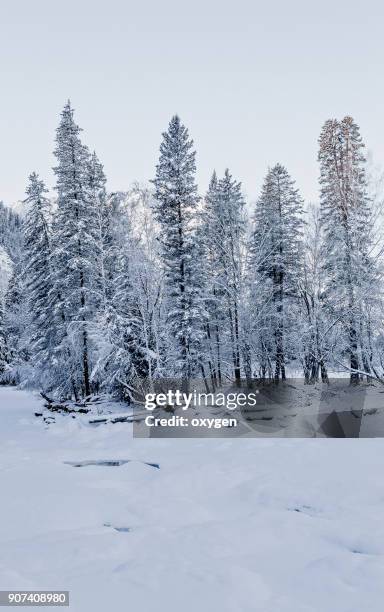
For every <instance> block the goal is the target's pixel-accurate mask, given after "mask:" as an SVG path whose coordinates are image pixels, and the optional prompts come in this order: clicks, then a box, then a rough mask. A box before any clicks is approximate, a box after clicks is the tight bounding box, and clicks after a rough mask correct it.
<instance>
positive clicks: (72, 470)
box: [0, 387, 384, 612]
mask: <svg viewBox="0 0 384 612" xmlns="http://www.w3.org/2000/svg"><path fill="white" fill-rule="evenodd" d="M40 406H41V402H40V400H39V399H38V397H37V396H36V397H35V396H33V395H31V394H30V393H28V392H25V391H18V390H16V389H10V388H4V387H3V388H1V387H0V516H1V521H0V589H4V590H10V589H29V590H49V589H55V590H59V589H63V590H69V591H70V601H71V603H70V608H69V609H70V610H71V611H72V612H109V611H111V612H127V611H128V610H132V611H133V612H152V611H158V612H163V611H164V612H180V611H183V612H184V611H185V612H189V611H191V612H192V611H193V612H196V611H197V610H202V611H204V612H205V611H207V612H208V611H209V612H211V611H214V612H216V611H218V612H219V611H220V612H242V611H247V612H248V611H249V612H251V611H252V612H255V611H258V610H260V611H262V612H352V611H353V612H362V611H363V610H364V611H367V612H368V611H369V612H379V611H380V612H381V610H382V609H383V601H384V556H383V553H384V520H383V511H384V487H383V473H384V440H381V439H342V440H341V439H325V438H322V439H301V440H296V439H278V440H275V439H270V438H269V439H249V438H241V439H233V440H230V439H204V440H196V439H172V440H167V439H132V432H131V425H129V424H127V423H121V424H110V425H104V426H100V427H97V428H92V427H91V426H89V425H86V424H85V421H83V420H82V419H71V418H70V417H68V416H67V417H63V418H60V419H58V420H57V422H56V423H55V424H53V425H51V426H48V427H47V426H46V425H44V423H43V421H42V419H41V418H36V417H35V416H34V411H35V410H36V409H38V408H40ZM117 459H121V460H127V459H130V460H131V461H130V462H128V463H124V464H122V465H115V466H102V465H84V466H83V467H74V466H72V465H70V464H69V463H66V462H74V463H76V462H81V461H89V460H93V461H101V460H117ZM148 463H154V464H159V466H160V467H159V469H158V468H156V467H153V466H151V465H148ZM44 609H47V610H50V609H53V608H50V607H47V608H44Z"/></svg>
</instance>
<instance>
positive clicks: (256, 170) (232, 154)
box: [0, 0, 384, 202]
mask: <svg viewBox="0 0 384 612" xmlns="http://www.w3.org/2000/svg"><path fill="white" fill-rule="evenodd" d="M383 18H384V8H383V5H382V4H381V2H379V1H372V0H365V1H360V0H359V1H354V0H349V1H348V2H347V1H345V0H332V1H330V0H321V1H316V2H313V1H311V0H306V1H302V0H275V1H274V2H267V1H264V2H260V1H259V0H253V1H251V0H250V1H246V0H236V1H234V0H232V1H231V2H227V1H226V0H190V1H189V2H186V1H184V0H179V1H178V2H177V1H175V0H150V1H146V0H136V1H135V2H133V1H132V0H121V1H120V0H108V1H106V0H104V1H103V2H100V1H98V0H77V1H74V0H62V1H61V2H57V1H56V0H34V1H33V2H32V1H31V0H28V1H27V0H21V1H17V0H13V1H10V0H2V1H1V14H0V22H1V23H0V62H1V83H2V88H1V98H0V108H1V114H0V199H3V200H4V201H5V202H12V201H14V200H17V199H21V198H23V197H24V189H25V185H26V180H27V176H28V174H29V173H30V172H31V171H32V170H36V171H37V172H38V173H39V174H40V175H41V177H42V178H44V179H45V180H46V182H47V184H48V186H49V187H52V186H53V184H54V176H53V172H52V169H51V168H52V166H53V165H54V158H53V155H52V150H53V147H54V135H55V128H56V126H57V123H58V120H59V114H60V111H61V109H62V107H63V106H64V103H65V101H66V100H67V99H68V98H70V99H71V101H72V104H73V106H74V108H75V109H76V115H75V117H76V120H77V122H78V123H79V124H80V126H81V127H82V128H83V129H84V132H83V138H84V141H85V142H86V143H87V144H88V145H89V147H90V148H92V149H95V150H96V151H97V153H98V155H99V157H100V159H101V161H102V162H103V163H104V167H105V171H106V174H107V177H108V185H109V188H110V189H111V190H117V189H121V190H124V189H126V188H128V187H129V185H130V184H131V183H132V182H133V181H135V180H138V181H140V182H147V181H148V180H149V179H150V178H152V177H153V175H154V167H155V164H156V159H157V156H158V149H159V144H160V140H161V132H162V131H164V129H166V128H167V125H168V122H169V119H170V117H171V115H173V114H174V113H178V114H179V115H180V117H181V119H182V121H183V122H184V123H185V124H186V125H187V127H188V128H189V131H190V135H191V136H192V138H193V139H194V141H195V146H196V149H197V155H198V156H197V165H198V182H199V186H200V189H201V191H205V189H206V187H207V184H208V181H209V176H210V174H211V172H212V170H213V168H216V170H217V172H218V173H222V172H223V171H224V169H225V168H226V167H227V166H228V167H229V168H230V170H231V171H232V173H233V174H234V175H235V176H236V178H238V179H239V180H241V181H242V182H243V186H244V191H245V193H246V194H247V196H248V197H249V198H250V199H254V198H255V197H256V196H257V194H258V190H259V188H260V184H261V181H262V179H263V176H264V174H265V172H266V170H267V168H268V166H270V165H272V164H275V163H276V162H281V163H282V164H284V165H285V166H286V167H287V169H288V171H289V172H290V173H291V174H292V176H293V177H294V178H295V179H296V181H297V184H298V186H299V188H300V190H301V192H302V194H303V195H304V197H305V198H306V199H316V198H317V177H318V166H317V161H316V155H317V138H318V135H319V131H320V128H321V125H322V123H323V122H324V121H325V120H326V119H327V118H329V117H342V116H344V115H346V114H351V115H352V116H353V117H354V118H355V119H356V121H357V122H358V124H359V125H360V127H361V132H362V135H363V138H364V140H365V142H366V145H367V148H368V149H369V150H370V151H372V152H373V155H374V159H375V160H376V162H377V163H381V162H384V118H383V114H384V85H383V79H384V70H383V59H384V53H383V46H384V43H383Z"/></svg>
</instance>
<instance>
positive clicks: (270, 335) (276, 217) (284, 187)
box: [249, 164, 303, 382]
mask: <svg viewBox="0 0 384 612" xmlns="http://www.w3.org/2000/svg"><path fill="white" fill-rule="evenodd" d="M302 212H303V201H302V199H301V197H300V195H299V192H298V190H297V189H296V188H295V183H294V181H293V180H292V179H291V177H290V176H289V174H288V172H287V170H286V169H285V168H284V167H283V166H282V165H281V164H277V165H276V166H274V167H273V168H272V169H271V170H269V172H268V174H267V176H266V179H265V182H264V185H263V188H262V193H261V196H260V199H259V200H258V202H257V206H256V210H255V215H254V231H253V235H252V240H251V245H250V255H249V276H250V278H251V284H252V291H253V295H254V300H255V302H256V305H257V308H256V311H257V321H255V327H257V328H258V330H259V331H258V334H259V340H260V352H259V360H260V361H261V363H262V372H263V375H264V374H265V373H266V372H267V371H269V373H270V375H273V377H274V379H275V381H276V382H277V381H278V380H279V378H280V377H281V378H282V380H284V379H285V378H286V368H285V366H286V363H287V361H288V360H289V359H290V358H296V357H297V347H295V346H294V342H293V338H294V330H295V329H296V328H297V308H298V299H299V281H300V278H301V275H302V264H303V252H302V233H303V219H302ZM272 362H274V372H273V374H272V371H271V370H272Z"/></svg>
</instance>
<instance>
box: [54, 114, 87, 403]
mask: <svg viewBox="0 0 384 612" xmlns="http://www.w3.org/2000/svg"><path fill="white" fill-rule="evenodd" d="M80 131H81V130H80V128H79V127H78V125H77V124H76V123H75V121H74V118H73V109H72V108H71V105H70V103H69V102H68V103H67V104H66V106H65V107H64V110H63V112H62V115H61V121H60V124H59V127H58V129H57V135H56V143H57V146H56V150H55V155H56V158H57V162H58V163H57V166H56V167H55V169H54V170H55V174H56V177H57V186H56V189H57V192H58V198H57V212H56V215H55V219H54V225H53V239H52V245H53V289H52V293H51V296H52V300H53V303H54V311H55V314H56V321H57V332H58V333H57V338H56V353H57V357H58V359H59V360H61V363H62V368H63V370H62V371H63V374H64V375H63V376H62V382H61V388H62V389H63V392H65V393H71V392H72V393H73V394H74V395H75V396H76V395H83V396H88V395H90V393H91V370H92V347H91V342H90V334H89V327H90V323H91V322H92V320H93V318H94V315H95V310H96V305H97V299H96V297H95V292H96V290H97V285H98V281H99V273H98V261H99V257H98V255H99V246H98V240H99V233H98V227H97V211H96V206H95V202H94V199H93V197H92V193H91V190H90V189H89V183H88V169H89V161H90V155H89V152H88V149H87V148H86V147H85V146H84V145H83V144H82V142H81V140H80ZM66 381H70V386H68V385H66V384H65V382H66Z"/></svg>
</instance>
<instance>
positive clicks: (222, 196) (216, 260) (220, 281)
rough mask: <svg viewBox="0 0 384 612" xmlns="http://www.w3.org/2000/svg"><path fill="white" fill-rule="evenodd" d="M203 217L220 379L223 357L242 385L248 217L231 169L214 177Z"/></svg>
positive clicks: (211, 327) (211, 324)
mask: <svg viewBox="0 0 384 612" xmlns="http://www.w3.org/2000/svg"><path fill="white" fill-rule="evenodd" d="M202 217H203V224H204V230H205V231H204V244H205V253H206V256H205V265H206V271H207V281H208V282H207V285H208V287H210V291H209V294H208V296H207V304H208V308H209V326H208V331H209V338H210V341H211V344H212V342H213V344H215V345H216V347H215V348H216V353H217V359H216V363H217V365H216V369H217V370H218V376H219V379H220V378H221V361H222V357H224V360H225V361H226V362H231V363H232V368H233V370H232V372H233V375H234V378H235V380H236V382H239V381H240V377H241V363H240V359H241V353H242V340H243V339H242V334H241V303H242V299H243V295H242V290H243V287H242V276H243V247H244V244H243V243H244V236H245V216H244V198H243V196H242V193H241V183H239V182H237V181H236V180H234V179H233V177H232V175H231V174H230V172H229V170H228V169H226V170H225V173H224V177H223V178H222V179H220V180H217V177H216V173H214V174H213V176H212V179H211V182H210V185H209V189H208V192H207V195H206V198H205V207H204V211H203V215H202ZM219 327H220V334H219V333H218V328H219ZM211 352H214V351H213V349H212V350H211Z"/></svg>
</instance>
